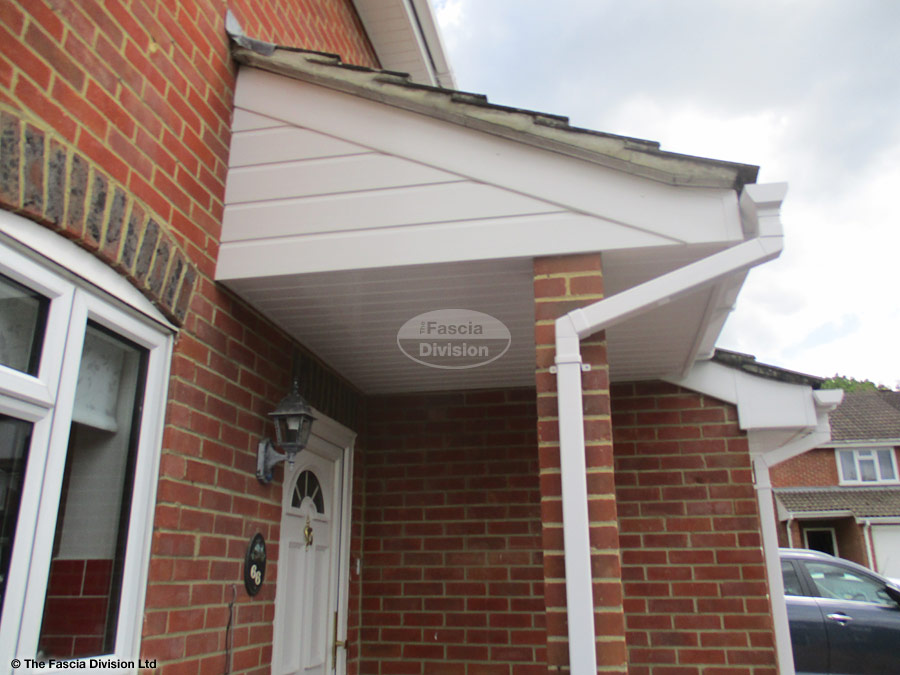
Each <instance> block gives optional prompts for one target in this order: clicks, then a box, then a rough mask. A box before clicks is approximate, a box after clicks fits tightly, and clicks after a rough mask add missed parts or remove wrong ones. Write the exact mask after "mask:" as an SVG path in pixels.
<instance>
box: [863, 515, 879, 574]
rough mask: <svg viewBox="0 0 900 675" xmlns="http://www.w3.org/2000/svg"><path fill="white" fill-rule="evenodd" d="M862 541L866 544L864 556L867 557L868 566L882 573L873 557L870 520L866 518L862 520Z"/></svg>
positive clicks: (873, 549)
mask: <svg viewBox="0 0 900 675" xmlns="http://www.w3.org/2000/svg"><path fill="white" fill-rule="evenodd" d="M863 542H864V543H865V545H866V557H867V558H868V559H869V567H871V568H872V569H873V570H875V571H876V572H878V573H879V574H884V572H882V571H881V570H880V569H878V561H877V560H876V559H875V546H874V545H873V544H872V521H871V520H869V519H868V518H866V519H865V520H864V521H863Z"/></svg>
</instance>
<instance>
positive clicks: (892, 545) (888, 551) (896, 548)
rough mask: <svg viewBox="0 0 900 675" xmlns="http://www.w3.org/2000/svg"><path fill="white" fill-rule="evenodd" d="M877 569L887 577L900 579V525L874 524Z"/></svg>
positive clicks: (873, 541) (873, 538)
mask: <svg viewBox="0 0 900 675" xmlns="http://www.w3.org/2000/svg"><path fill="white" fill-rule="evenodd" d="M872 543H873V544H874V546H875V570H876V571H877V572H879V573H881V574H883V575H884V576H886V577H891V578H893V579H900V525H873V526H872Z"/></svg>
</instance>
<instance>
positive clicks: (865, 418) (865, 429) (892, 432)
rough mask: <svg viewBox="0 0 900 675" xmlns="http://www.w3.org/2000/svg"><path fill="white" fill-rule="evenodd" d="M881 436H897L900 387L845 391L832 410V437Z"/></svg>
mask: <svg viewBox="0 0 900 675" xmlns="http://www.w3.org/2000/svg"><path fill="white" fill-rule="evenodd" d="M880 439H884V440H888V439H890V440H897V439H900V391H856V392H847V393H846V394H845V395H844V400H843V401H842V402H841V404H840V405H839V406H838V407H837V408H836V409H835V410H834V412H832V413H831V440H832V441H871V440H880Z"/></svg>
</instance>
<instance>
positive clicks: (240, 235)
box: [216, 50, 746, 393]
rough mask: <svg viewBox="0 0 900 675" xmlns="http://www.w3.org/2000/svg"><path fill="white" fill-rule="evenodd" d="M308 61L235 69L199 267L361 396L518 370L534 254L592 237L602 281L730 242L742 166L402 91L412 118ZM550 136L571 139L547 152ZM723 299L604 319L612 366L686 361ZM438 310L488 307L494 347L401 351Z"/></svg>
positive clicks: (527, 332)
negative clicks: (219, 192)
mask: <svg viewBox="0 0 900 675" xmlns="http://www.w3.org/2000/svg"><path fill="white" fill-rule="evenodd" d="M280 51H281V50H276V52H275V55H276V56H279V53H280ZM260 58H264V57H260ZM285 58H289V59H293V58H300V59H312V60H313V61H315V63H316V64H318V61H317V59H320V58H326V57H322V55H313V56H310V55H308V54H288V55H287V56H286V57H285ZM326 60H327V58H326ZM279 67H281V66H279ZM319 67H320V66H319V65H315V64H314V66H313V67H312V73H311V74H308V75H309V77H310V79H311V80H312V81H306V80H304V79H297V78H295V77H292V76H290V75H289V76H287V77H286V76H284V75H281V74H276V73H273V72H269V71H267V70H262V69H259V68H253V67H242V68H241V69H240V72H239V75H238V81H237V88H236V97H235V103H236V108H235V115H234V122H233V137H232V147H231V155H230V161H229V173H228V180H227V188H226V198H225V201H226V203H225V212H224V218H223V231H222V239H221V247H220V254H219V260H218V266H217V271H216V279H217V281H219V282H221V283H223V284H225V285H226V286H228V287H229V288H231V289H232V290H234V291H235V292H236V293H238V294H239V295H241V296H242V297H244V298H245V299H246V300H247V301H248V302H250V304H251V305H253V306H254V307H256V308H258V309H259V310H260V311H262V312H263V313H264V314H266V315H267V316H268V317H269V318H271V319H272V320H273V321H274V322H275V323H276V324H277V325H279V326H281V327H283V328H284V329H285V330H287V331H288V332H289V333H290V334H292V335H293V336H294V337H296V338H297V339H298V340H300V341H301V342H302V343H304V344H305V345H307V346H308V347H310V348H311V349H312V350H313V351H314V352H315V353H317V354H318V355H319V356H320V357H321V358H323V359H324V360H325V361H326V362H327V363H329V364H330V365H332V366H333V367H334V368H336V369H337V370H338V371H339V372H341V373H342V374H343V375H345V376H346V377H347V378H348V379H349V380H350V381H352V382H353V383H354V384H355V385H357V386H358V387H360V388H361V389H362V390H363V391H365V392H367V393H387V392H401V391H429V390H448V389H462V388H478V387H492V386H517V385H521V386H532V385H533V382H534V337H533V332H534V305H533V274H532V259H533V258H534V257H537V256H545V255H562V254H571V253H583V252H591V251H602V252H603V256H604V261H603V264H604V279H605V284H606V286H607V288H606V293H607V294H612V293H615V292H618V291H620V290H624V289H626V288H629V287H631V286H633V285H635V284H638V283H641V282H642V281H645V280H647V279H650V278H653V277H656V276H659V275H660V274H662V273H664V272H666V271H669V270H671V269H674V268H676V267H680V266H682V265H684V264H687V263H690V262H693V261H694V260H697V259H699V258H701V257H704V256H706V255H709V254H711V253H714V252H716V251H718V250H721V249H723V248H725V247H727V246H729V245H732V244H733V243H735V242H738V241H741V240H742V239H743V238H744V232H743V225H742V222H741V217H740V212H739V208H738V203H737V192H736V190H735V189H734V187H733V185H732V184H733V183H734V182H735V181H736V180H737V181H738V182H740V180H742V179H741V178H736V176H740V175H743V176H744V177H746V175H745V173H742V172H743V170H744V169H745V168H746V167H743V165H734V166H736V167H738V168H737V169H733V168H731V165H725V164H724V163H716V162H712V161H710V162H709V164H710V165H711V166H707V160H698V159H696V158H683V157H681V156H668V155H666V153H658V152H657V151H656V150H654V147H655V146H654V144H652V143H649V142H642V141H634V142H633V143H632V142H631V141H629V140H628V139H624V140H623V139H621V138H618V137H606V136H604V135H595V134H592V133H591V132H584V133H582V132H580V131H578V130H573V131H567V130H560V129H550V130H549V131H547V130H545V129H544V128H543V123H538V122H537V121H535V119H534V118H533V115H532V114H531V113H523V112H522V111H512V112H511V113H504V112H503V110H502V109H494V108H490V106H488V108H489V109H488V110H487V112H486V113H485V111H484V108H485V106H482V105H476V106H468V105H466V104H465V103H459V102H457V101H455V100H452V101H451V100H450V98H449V93H448V92H446V91H443V90H432V89H429V88H419V89H416V88H414V87H413V89H412V92H413V93H412V96H413V99H414V100H413V103H414V106H418V105H421V106H423V107H424V108H429V106H431V107H434V106H436V108H437V110H438V112H437V113H435V114H431V113H430V112H427V111H426V114H423V113H422V112H421V111H419V112H417V111H414V110H410V109H408V106H407V103H408V102H409V101H401V102H400V103H401V105H394V103H397V101H396V100H394V99H393V98H391V96H390V95H389V94H388V93H385V95H384V96H383V97H382V98H383V100H381V99H379V96H378V95H376V96H373V95H372V92H371V91H367V93H366V94H365V95H356V94H358V93H359V92H358V91H356V89H355V88H354V87H356V85H355V84H353V83H352V82H351V83H349V84H348V83H347V82H344V81H343V80H341V81H340V82H338V86H337V87H335V86H331V85H334V84H335V83H334V82H333V81H331V80H328V83H329V84H327V85H326V86H322V81H324V80H327V78H328V77H330V73H331V72H332V71H333V70H334V69H332V68H331V67H330V66H325V67H324V68H325V70H324V71H323V72H324V74H323V72H319V70H317V69H318V68H319ZM336 70H337V71H339V72H340V73H341V76H342V77H343V76H345V75H346V73H345V72H344V71H345V67H343V66H337V67H336ZM291 72H293V71H291ZM357 74H358V73H357V71H356V70H352V69H351V70H350V75H349V76H350V77H356V76H357ZM382 75H383V74H382V73H380V71H365V72H362V74H361V75H359V77H362V78H368V79H366V80H365V81H366V82H369V81H370V80H372V79H373V78H374V79H379V78H381V77H382ZM400 89H402V90H403V91H404V95H408V94H409V92H408V90H407V89H408V88H407V86H402V87H400ZM419 94H422V96H423V97H424V98H423V99H422V100H419V99H417V98H416V96H418V95H419ZM433 98H436V99H437V103H436V104H435V102H434V100H432V99H433ZM466 100H468V99H466ZM423 101H424V102H423ZM432 104H434V106H433V105H432ZM470 107H472V108H474V109H475V111H476V113H477V114H486V115H487V116H488V117H491V118H493V117H497V118H501V117H502V118H503V124H502V125H500V126H501V127H502V128H501V129H500V132H499V133H492V132H490V131H486V130H485V129H483V128H481V127H483V126H484V125H485V124H486V125H487V126H488V127H490V128H491V129H494V127H496V126H497V125H496V124H494V121H492V120H488V121H487V122H485V120H484V119H480V120H478V119H467V118H465V116H464V115H463V116H460V113H459V110H460V109H464V110H467V111H468V110H469V108H470ZM429 110H430V108H429ZM431 112H434V111H433V110H432V111H431ZM504 116H505V117H504ZM507 117H508V118H510V119H507ZM522 118H527V119H525V121H523V119H522ZM510 120H511V121H510ZM492 125H493V126H492ZM473 127H474V128H473ZM519 127H521V128H519ZM532 131H534V133H533V134H532V133H531V132H532ZM570 137H571V139H574V140H571V139H570ZM559 138H564V139H565V140H566V141H570V142H572V143H576V145H577V143H582V142H583V143H584V145H585V147H576V145H572V146H566V148H564V151H559V148H560V147H561V145H560V143H559V142H558V139H559ZM535 139H536V140H535ZM531 141H534V142H531ZM635 144H637V146H639V147H638V149H637V150H634V148H635V147H637V146H636V145H635ZM641 144H643V145H641ZM582 155H583V156H582ZM685 184H689V185H692V187H686V186H685ZM739 283H740V281H739V280H738V281H737V282H736V284H737V285H739ZM723 289H724V290H723ZM730 295H731V293H730V291H728V290H727V285H720V286H716V287H713V288H709V289H701V290H699V291H697V292H696V293H692V294H690V295H688V296H685V297H683V298H680V299H679V300H677V301H675V302H672V303H670V304H669V305H667V306H665V307H660V308H657V309H654V310H652V311H650V312H648V313H647V314H645V315H644V316H641V317H639V318H638V319H636V320H634V321H631V322H627V323H624V324H621V325H618V326H615V327H614V328H612V329H610V330H609V331H608V333H607V338H608V342H609V352H610V358H611V361H612V362H613V366H612V370H611V376H612V377H613V378H614V379H616V380H628V379H648V378H655V377H660V376H661V375H663V374H679V373H683V372H684V371H685V369H686V368H688V367H689V366H690V364H691V363H692V362H693V360H694V358H695V356H696V355H697V354H698V353H702V351H703V349H708V348H711V344H712V340H714V338H715V335H716V334H718V331H719V328H720V326H721V321H722V320H724V313H725V311H724V310H726V309H727V308H728V307H729V306H730V302H731V298H730ZM448 308H464V309H469V310H474V311H481V312H484V313H487V314H490V315H492V316H494V317H496V318H497V319H499V320H500V321H502V322H503V323H504V324H505V325H506V326H507V327H508V328H509V330H510V333H511V335H512V346H511V348H510V350H509V352H508V353H507V354H506V355H504V357H502V358H501V359H500V360H498V361H497V362H494V363H492V364H489V365H487V366H483V367H480V368H473V369H468V370H464V371H450V370H435V369H430V368H427V367H424V366H422V365H420V364H417V363H415V362H413V361H411V360H409V359H407V358H406V357H405V356H403V354H402V353H401V352H400V350H399V349H398V347H397V343H396V335H397V330H398V329H399V328H400V326H402V325H403V324H404V323H405V322H406V321H408V320H409V319H410V318H412V317H414V316H416V315H417V314H419V313H422V312H426V311H432V310H436V309H448Z"/></svg>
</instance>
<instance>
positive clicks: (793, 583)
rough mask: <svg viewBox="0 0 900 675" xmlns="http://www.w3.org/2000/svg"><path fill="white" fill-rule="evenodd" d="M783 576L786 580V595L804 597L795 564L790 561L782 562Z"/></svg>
mask: <svg viewBox="0 0 900 675" xmlns="http://www.w3.org/2000/svg"><path fill="white" fill-rule="evenodd" d="M781 576H782V577H783V578H784V594H785V595H803V586H801V584H800V577H799V576H798V575H797V570H796V569H794V563H792V562H791V561H790V560H782V561H781Z"/></svg>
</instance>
